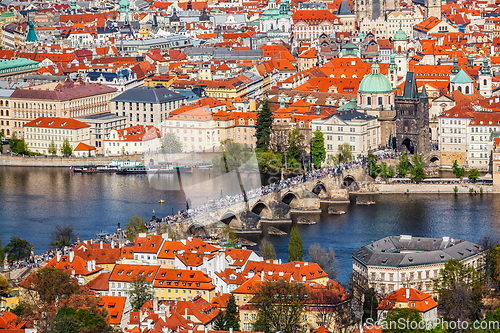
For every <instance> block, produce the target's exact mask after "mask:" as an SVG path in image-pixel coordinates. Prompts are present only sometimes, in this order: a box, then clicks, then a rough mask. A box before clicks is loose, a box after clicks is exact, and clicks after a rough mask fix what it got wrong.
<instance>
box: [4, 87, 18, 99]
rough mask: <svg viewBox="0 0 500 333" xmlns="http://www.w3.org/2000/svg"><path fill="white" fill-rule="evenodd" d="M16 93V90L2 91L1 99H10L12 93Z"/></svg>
mask: <svg viewBox="0 0 500 333" xmlns="http://www.w3.org/2000/svg"><path fill="white" fill-rule="evenodd" d="M14 91H16V90H15V89H0V97H3V98H9V97H10V95H12V93H13V92H14Z"/></svg>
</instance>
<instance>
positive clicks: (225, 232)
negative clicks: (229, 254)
mask: <svg viewBox="0 0 500 333" xmlns="http://www.w3.org/2000/svg"><path fill="white" fill-rule="evenodd" d="M222 237H223V238H224V239H225V240H226V247H227V248H233V249H234V248H236V247H237V246H238V240H237V239H236V233H235V232H234V229H233V228H232V227H231V226H230V225H229V224H225V225H224V227H223V228H222Z"/></svg>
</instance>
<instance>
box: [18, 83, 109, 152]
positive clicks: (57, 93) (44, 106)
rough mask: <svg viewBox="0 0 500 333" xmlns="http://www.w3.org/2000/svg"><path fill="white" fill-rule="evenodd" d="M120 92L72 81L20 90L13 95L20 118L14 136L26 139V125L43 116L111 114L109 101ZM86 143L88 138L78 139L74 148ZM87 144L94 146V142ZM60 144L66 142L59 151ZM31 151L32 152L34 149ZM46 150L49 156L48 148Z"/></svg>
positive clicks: (65, 116)
mask: <svg viewBox="0 0 500 333" xmlns="http://www.w3.org/2000/svg"><path fill="white" fill-rule="evenodd" d="M116 91H117V90H116V89H114V88H110V87H108V86H105V85H101V84H94V83H90V84H85V83H82V82H76V83H74V82H71V81H69V80H67V81H65V82H57V81H56V82H53V83H47V84H43V85H38V86H35V87H30V88H28V89H24V88H23V89H16V91H14V92H13V93H12V95H11V96H10V102H11V103H12V104H11V110H12V113H13V114H17V115H18V116H17V117H15V118H14V119H13V120H12V121H11V123H12V130H11V133H15V134H16V136H17V137H22V136H24V127H23V125H24V124H26V123H27V122H29V121H32V120H33V119H37V118H39V117H60V118H76V117H81V116H88V115H94V114H100V113H107V112H109V111H110V110H109V101H110V100H111V98H113V97H114V96H115V95H116ZM54 134H56V133H54ZM57 134H59V132H58V133H57ZM61 134H62V133H61ZM75 135H76V133H75ZM25 138H27V137H25ZM33 139H35V138H33ZM68 139H70V138H68ZM88 139H90V137H88ZM86 140H87V138H83V139H82V138H81V136H79V138H78V140H76V136H75V140H74V141H75V145H74V146H72V147H73V148H74V147H76V143H77V142H76V141H82V142H86ZM37 143H38V142H37ZM40 143H42V142H40ZM49 143H50V140H49ZM86 143H87V144H90V142H86ZM60 144H62V141H61V142H60V143H58V142H56V145H58V148H59V147H60ZM47 147H48V146H47ZM29 148H30V150H32V149H31V147H29ZM33 148H34V146H33ZM37 149H39V151H38V152H42V151H41V150H42V149H43V147H42V146H41V145H40V146H38V145H37ZM32 151H34V150H32ZM44 151H45V154H46V149H45V150H44Z"/></svg>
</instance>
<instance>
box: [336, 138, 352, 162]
mask: <svg viewBox="0 0 500 333" xmlns="http://www.w3.org/2000/svg"><path fill="white" fill-rule="evenodd" d="M338 151H339V152H338V153H337V159H338V161H339V162H343V163H347V162H350V161H352V159H353V156H352V150H351V145H350V144H348V143H347V142H345V143H343V144H341V145H339V147H338Z"/></svg>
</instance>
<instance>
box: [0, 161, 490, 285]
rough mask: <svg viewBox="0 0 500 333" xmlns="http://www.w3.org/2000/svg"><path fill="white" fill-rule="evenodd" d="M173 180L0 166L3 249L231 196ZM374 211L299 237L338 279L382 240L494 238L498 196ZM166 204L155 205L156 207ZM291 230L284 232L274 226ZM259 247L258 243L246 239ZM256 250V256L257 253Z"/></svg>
mask: <svg viewBox="0 0 500 333" xmlns="http://www.w3.org/2000/svg"><path fill="white" fill-rule="evenodd" d="M259 178H260V177H259V176H258V175H248V174H243V175H242V181H243V182H244V183H245V185H246V186H248V187H250V186H257V185H258V184H259V183H260V179H259ZM181 180H182V186H183V189H184V191H180V190H179V187H180V185H179V180H178V179H177V177H176V176H175V175H161V176H147V175H132V176H124V175H116V174H90V175H73V174H71V173H70V171H69V169H68V168H29V167H0V197H1V198H2V202H1V204H0V236H1V239H2V245H3V246H5V245H6V244H7V243H8V241H9V239H10V237H11V236H19V237H21V238H25V239H27V240H28V241H29V242H30V243H33V245H34V247H35V252H36V253H40V252H42V251H46V250H47V249H48V247H49V240H50V234H51V232H52V231H53V230H54V227H55V226H56V225H58V224H72V225H73V226H74V230H75V233H79V234H80V237H81V239H90V238H93V237H95V235H96V234H97V233H98V232H100V231H101V230H104V231H107V232H114V231H115V230H116V227H117V223H118V222H120V223H121V225H122V227H125V223H126V221H127V219H128V218H129V217H130V216H132V215H134V214H138V215H142V216H144V217H146V220H147V219H149V218H150V217H151V215H152V212H153V210H155V212H156V215H157V216H166V215H168V214H171V213H172V209H173V210H174V211H175V212H177V211H178V210H181V209H185V206H186V197H188V198H189V199H190V200H191V201H192V203H193V205H196V204H200V203H203V202H205V201H207V200H209V199H218V198H220V196H221V191H222V195H224V196H225V195H228V194H236V193H238V192H239V184H238V182H237V181H235V180H234V179H227V178H224V177H222V178H221V177H217V175H216V174H214V173H213V172H212V173H210V174H209V172H208V170H195V172H194V173H193V174H183V175H182V177H181ZM372 198H373V199H374V200H375V201H376V205H374V206H360V205H355V204H350V205H343V206H339V208H341V209H343V210H345V211H346V212H347V214H345V215H328V214H325V213H323V214H322V215H321V216H317V217H316V218H317V219H318V220H319V223H317V224H315V225H301V226H299V230H300V233H301V236H302V240H303V243H304V253H305V254H306V256H305V259H308V256H307V249H308V248H309V246H310V245H311V244H313V243H320V244H321V245H323V246H324V247H327V248H328V247H331V248H333V249H334V250H335V252H336V254H337V259H338V260H339V263H340V268H341V276H340V280H341V281H345V279H346V277H347V275H348V274H349V273H350V271H351V267H352V261H351V254H352V253H353V252H354V251H355V250H357V249H358V248H359V247H361V246H363V245H366V244H368V243H370V242H371V241H374V240H377V239H380V238H383V237H385V236H388V235H400V234H408V235H414V236H427V237H443V236H449V237H453V238H460V239H467V240H471V241H478V240H479V239H480V238H481V237H483V236H486V235H487V236H492V237H495V238H497V239H500V220H499V217H500V216H499V215H500V213H499V211H500V200H498V199H500V197H498V196H497V195H491V194H490V195H486V194H484V195H479V194H478V195H468V194H465V195H460V196H455V195H453V194H432V195H416V194H410V195H377V196H373V197H372ZM160 199H163V200H165V202H166V203H165V204H159V203H158V200H160ZM279 227H280V228H281V229H282V230H284V231H287V232H288V231H289V229H290V226H289V225H283V226H279ZM252 240H254V241H257V242H258V241H260V240H259V239H252ZM270 240H271V241H272V242H273V243H274V245H275V247H276V250H277V254H278V257H279V258H281V259H282V260H284V261H286V258H287V256H288V240H289V236H288V235H287V236H282V237H273V238H271V239H270ZM256 250H257V249H256Z"/></svg>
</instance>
